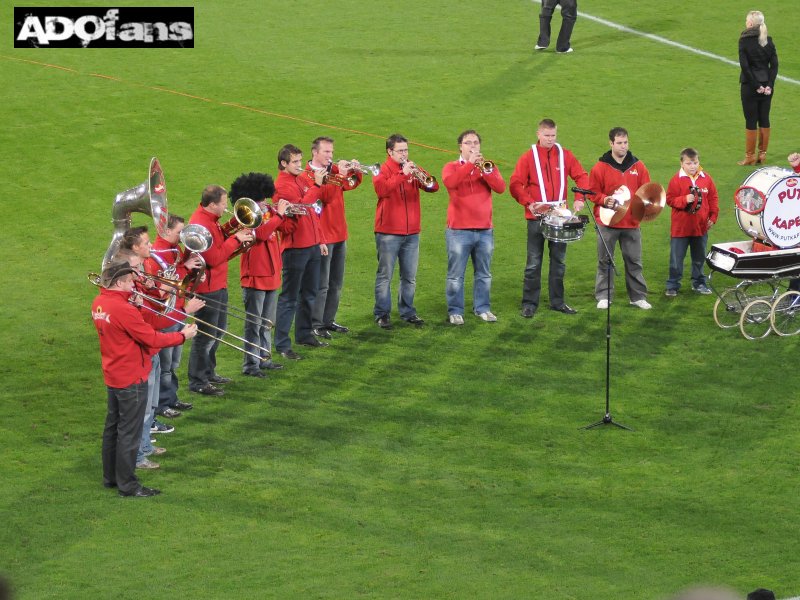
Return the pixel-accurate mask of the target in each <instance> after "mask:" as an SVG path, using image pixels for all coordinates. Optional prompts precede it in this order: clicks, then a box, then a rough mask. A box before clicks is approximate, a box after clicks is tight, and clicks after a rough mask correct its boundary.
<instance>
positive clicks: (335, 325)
mask: <svg viewBox="0 0 800 600" xmlns="http://www.w3.org/2000/svg"><path fill="white" fill-rule="evenodd" d="M325 329H327V330H328V331H335V332H336V333H347V332H348V331H350V328H349V327H345V326H344V325H339V324H338V323H336V322H333V323H331V324H330V325H325Z"/></svg>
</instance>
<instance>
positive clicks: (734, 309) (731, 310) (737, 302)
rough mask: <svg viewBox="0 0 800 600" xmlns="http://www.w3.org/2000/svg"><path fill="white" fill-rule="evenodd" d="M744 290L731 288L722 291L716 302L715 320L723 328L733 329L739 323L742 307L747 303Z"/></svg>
mask: <svg viewBox="0 0 800 600" xmlns="http://www.w3.org/2000/svg"><path fill="white" fill-rule="evenodd" d="M745 300H746V297H745V295H744V293H743V292H742V290H740V289H737V288H731V289H729V290H725V291H724V292H722V294H721V295H720V297H719V298H717V301H716V302H715V303H714V321H715V322H716V323H717V325H719V326H720V327H722V329H732V328H733V327H736V326H737V325H738V324H739V317H740V315H741V313H742V307H743V306H744V305H745V304H746V303H747V302H746V301H745Z"/></svg>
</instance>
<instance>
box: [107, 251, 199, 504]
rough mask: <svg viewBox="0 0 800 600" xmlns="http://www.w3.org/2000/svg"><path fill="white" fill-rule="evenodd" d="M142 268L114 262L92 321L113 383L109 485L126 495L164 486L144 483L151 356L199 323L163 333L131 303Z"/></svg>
mask: <svg viewBox="0 0 800 600" xmlns="http://www.w3.org/2000/svg"><path fill="white" fill-rule="evenodd" d="M136 272H137V270H136V269H135V268H134V267H132V266H131V265H130V264H129V263H127V262H122V261H112V262H111V263H110V264H109V265H108V266H107V267H106V268H105V269H104V270H103V273H102V275H101V277H100V284H101V285H102V287H103V289H101V291H100V295H99V296H97V298H95V300H94V302H93V303H92V320H93V322H94V325H95V327H96V329H97V333H98V335H99V337H100V354H101V357H102V367H103V378H104V380H105V383H106V386H107V388H108V412H107V414H106V422H105V428H104V430H103V485H104V486H105V487H107V488H113V487H116V488H117V489H118V491H119V495H120V496H134V497H147V496H154V495H156V494H158V493H159V490H156V489H153V488H147V487H144V486H142V485H141V483H140V482H139V479H138V478H137V477H136V472H135V468H136V454H137V451H138V449H139V441H140V439H141V437H142V425H143V422H144V413H145V409H146V406H147V383H146V382H147V377H148V374H149V372H150V368H151V366H150V360H149V357H150V355H151V354H153V353H154V352H155V351H156V350H157V349H158V348H163V347H166V346H173V345H178V344H183V342H184V340H187V339H190V338H193V337H194V336H195V335H196V334H197V326H195V325H187V326H186V327H184V329H183V331H180V332H174V333H159V332H158V331H156V330H155V329H154V328H153V327H152V326H151V325H150V324H148V323H147V322H146V321H145V320H144V318H143V316H142V314H141V313H140V312H139V310H138V309H137V308H136V307H135V306H134V305H133V304H131V303H130V302H129V300H130V298H131V294H132V293H133V291H134V277H135V274H136Z"/></svg>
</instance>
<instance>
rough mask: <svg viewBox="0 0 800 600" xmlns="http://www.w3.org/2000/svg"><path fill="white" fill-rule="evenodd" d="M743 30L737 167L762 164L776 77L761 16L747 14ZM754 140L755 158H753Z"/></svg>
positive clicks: (774, 60) (772, 46) (771, 47)
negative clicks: (741, 134)
mask: <svg viewBox="0 0 800 600" xmlns="http://www.w3.org/2000/svg"><path fill="white" fill-rule="evenodd" d="M745 27H746V29H745V30H744V31H743V32H742V35H741V36H740V37H739V66H741V68H742V73H741V75H740V76H739V82H740V83H741V94H742V111H743V112H744V120H745V136H746V137H745V154H744V160H741V161H739V164H740V165H755V164H761V163H763V162H765V161H766V158H767V147H768V146H769V133H770V125H769V109H770V105H771V103H772V90H773V88H774V87H775V78H776V77H777V76H778V53H777V52H776V51H775V44H773V43H772V38H771V37H769V36H768V35H767V26H766V24H765V23H764V15H763V14H762V13H761V12H760V11H757V10H753V11H750V12H749V13H747V19H746V20H745ZM756 138H758V156H756Z"/></svg>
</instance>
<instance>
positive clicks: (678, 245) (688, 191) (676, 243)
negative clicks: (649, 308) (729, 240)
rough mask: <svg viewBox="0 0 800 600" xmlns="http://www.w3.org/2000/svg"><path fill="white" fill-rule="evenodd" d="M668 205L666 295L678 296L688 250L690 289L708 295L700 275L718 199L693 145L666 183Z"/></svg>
mask: <svg viewBox="0 0 800 600" xmlns="http://www.w3.org/2000/svg"><path fill="white" fill-rule="evenodd" d="M667 204H669V205H670V206H671V207H672V215H671V226H670V241H669V279H667V290H666V292H665V294H666V296H667V297H669V298H673V297H675V296H677V295H678V290H679V289H680V287H681V278H682V277H683V260H684V258H686V250H691V257H692V289H693V290H694V291H695V292H697V293H699V294H705V295H708V294H711V293H712V292H711V290H710V289H709V288H708V286H707V285H706V277H705V275H703V264H704V263H705V258H706V242H708V230H709V229H711V228H712V227H713V226H714V223H716V222H717V217H718V216H719V198H718V196H717V186H716V185H714V180H713V179H711V176H710V175H709V174H708V173H706V172H705V171H704V170H703V169H702V168H701V167H700V155H699V154H698V153H697V150H695V149H694V148H684V149H683V150H682V151H681V168H680V170H679V171H678V172H677V173H676V174H675V176H674V177H673V178H672V179H671V180H670V182H669V185H668V186H667Z"/></svg>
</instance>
